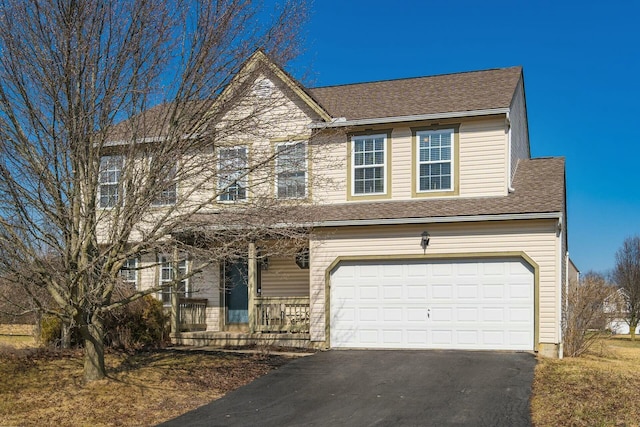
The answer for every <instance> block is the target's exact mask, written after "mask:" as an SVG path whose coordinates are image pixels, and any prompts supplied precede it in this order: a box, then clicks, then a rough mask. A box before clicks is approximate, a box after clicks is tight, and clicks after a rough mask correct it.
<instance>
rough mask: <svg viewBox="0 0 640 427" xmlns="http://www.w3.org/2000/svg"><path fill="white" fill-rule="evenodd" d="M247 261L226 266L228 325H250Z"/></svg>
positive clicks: (225, 293) (225, 294)
mask: <svg viewBox="0 0 640 427" xmlns="http://www.w3.org/2000/svg"><path fill="white" fill-rule="evenodd" d="M247 272H248V268H247V261H246V260H244V261H242V260H240V261H236V262H233V263H227V264H226V266H225V292H224V296H225V305H226V308H227V319H226V320H227V322H226V323H227V324H228V325H229V324H239V323H240V324H241V323H249V292H248V286H247Z"/></svg>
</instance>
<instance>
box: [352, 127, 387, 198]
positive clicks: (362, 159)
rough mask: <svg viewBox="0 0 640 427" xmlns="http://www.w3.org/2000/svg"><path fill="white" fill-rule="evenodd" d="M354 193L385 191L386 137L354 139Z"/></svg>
mask: <svg viewBox="0 0 640 427" xmlns="http://www.w3.org/2000/svg"><path fill="white" fill-rule="evenodd" d="M353 150H354V151H353V159H354V164H353V167H354V177H353V191H354V194H379V193H384V191H385V188H384V175H385V171H384V159H385V152H384V137H383V136H376V137H356V138H354V139H353Z"/></svg>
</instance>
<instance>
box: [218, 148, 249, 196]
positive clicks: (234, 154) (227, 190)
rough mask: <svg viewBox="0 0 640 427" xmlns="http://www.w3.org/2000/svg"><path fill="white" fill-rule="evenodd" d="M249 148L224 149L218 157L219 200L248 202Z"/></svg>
mask: <svg viewBox="0 0 640 427" xmlns="http://www.w3.org/2000/svg"><path fill="white" fill-rule="evenodd" d="M247 161H248V159H247V147H233V148H222V149H220V154H219V157H218V200H219V201H222V202H232V201H237V200H247Z"/></svg>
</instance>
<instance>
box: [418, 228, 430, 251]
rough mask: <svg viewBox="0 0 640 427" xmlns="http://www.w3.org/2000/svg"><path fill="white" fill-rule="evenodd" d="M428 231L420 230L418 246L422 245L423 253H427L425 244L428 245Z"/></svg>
mask: <svg viewBox="0 0 640 427" xmlns="http://www.w3.org/2000/svg"><path fill="white" fill-rule="evenodd" d="M429 237H430V236H429V233H428V232H427V231H423V232H422V239H421V240H420V246H421V247H422V251H423V253H425V254H426V253H427V246H429Z"/></svg>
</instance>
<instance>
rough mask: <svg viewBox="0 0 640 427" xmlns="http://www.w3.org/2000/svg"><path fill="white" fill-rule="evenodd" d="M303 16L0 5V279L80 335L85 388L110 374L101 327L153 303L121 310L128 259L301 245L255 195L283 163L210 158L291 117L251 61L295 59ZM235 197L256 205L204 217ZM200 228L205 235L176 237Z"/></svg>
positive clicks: (144, 4) (240, 5)
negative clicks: (260, 243)
mask: <svg viewBox="0 0 640 427" xmlns="http://www.w3.org/2000/svg"><path fill="white" fill-rule="evenodd" d="M268 16H271V17H272V18H271V20H269V18H267V17H268ZM305 16H306V13H305V5H304V2H301V1H298V0H295V1H289V2H285V3H284V4H283V5H282V6H281V7H280V8H279V9H277V10H274V11H271V14H267V13H263V11H261V10H260V8H259V7H258V5H257V3H256V2H253V1H250V0H244V1H243V0H221V1H204V0H203V1H197V0H193V1H181V0H178V1H174V2H157V1H149V0H129V1H125V0H123V1H102V0H83V1H76V0H62V1H54V0H15V1H14V0H4V1H2V2H0V51H1V53H2V54H1V55H0V175H1V176H2V178H1V180H0V248H1V250H2V255H3V256H2V259H0V273H1V274H2V276H3V277H4V278H5V279H6V280H10V281H11V282H12V283H14V284H15V285H20V286H23V288H24V289H30V287H32V286H36V287H37V288H38V289H39V290H46V294H47V298H48V299H50V300H51V301H53V303H51V304H44V303H43V302H38V301H39V299H38V292H32V296H33V298H34V300H35V301H36V306H37V307H38V309H40V310H42V311H45V312H47V313H49V314H54V315H56V316H59V317H60V318H61V319H63V321H64V322H66V323H67V324H69V325H73V326H74V327H77V328H78V329H79V331H80V334H81V337H82V339H83V342H84V347H85V362H84V375H85V379H86V380H87V381H91V380H96V379H100V378H102V377H104V375H105V365H104V344H103V338H104V330H103V329H104V328H103V319H104V315H105V313H106V312H108V311H109V310H113V309H114V308H117V307H120V306H122V305H124V304H127V303H129V302H131V301H134V300H136V299H138V298H140V297H142V296H144V295H145V294H149V293H152V292H157V291H158V290H159V289H160V288H159V287H153V288H149V289H146V290H139V291H137V292H135V293H133V294H132V295H129V296H127V297H126V298H124V299H120V298H118V297H117V295H119V294H118V293H117V292H115V290H116V288H117V286H118V284H119V283H120V277H119V274H120V270H121V268H122V266H123V265H124V263H125V262H126V261H127V260H128V259H130V258H134V257H139V256H140V255H141V254H146V253H154V252H160V251H162V252H165V253H182V252H189V253H190V254H194V253H196V254H197V253H198V252H199V251H200V252H206V256H202V257H200V258H201V259H207V260H212V259H219V258H220V257H223V256H231V255H233V254H234V253H239V251H240V250H241V249H239V248H241V247H242V244H240V243H241V242H246V241H248V240H251V239H258V238H260V237H261V236H263V235H264V233H266V230H269V233H271V234H270V235H271V236H273V235H277V234H278V233H281V234H282V235H283V236H285V237H286V238H288V239H296V238H298V236H301V235H303V234H304V231H305V230H302V229H300V228H299V227H298V228H287V227H276V228H275V229H274V228H273V227H272V225H273V224H274V223H281V224H287V223H292V224H293V223H295V224H300V223H301V222H304V221H302V220H301V218H300V217H298V218H297V219H296V218H295V216H294V215H293V214H292V210H293V208H292V203H284V204H283V203H278V202H277V201H274V198H273V197H266V196H263V194H262V193H261V191H260V190H259V188H260V185H266V184H267V183H272V182H273V175H272V174H271V175H270V172H269V171H272V170H273V163H274V161H275V160H274V159H275V156H277V155H278V154H282V153H273V152H271V151H268V150H265V151H264V152H258V153H254V155H252V156H246V154H242V155H241V154H239V153H235V156H231V157H233V158H234V159H235V163H234V162H233V161H231V162H229V164H227V165H225V163H224V162H220V161H218V160H219V148H220V147H225V146H226V147H228V148H229V149H232V148H233V147H234V144H235V143H237V141H239V140H247V139H250V138H264V135H266V134H267V133H268V132H273V126H274V125H273V124H272V123H270V122H265V121H264V120H263V118H264V117H272V118H274V117H275V119H274V120H273V122H278V119H277V115H278V114H286V113H282V112H281V110H282V108H280V107H281V106H282V102H284V101H283V100H282V99H280V98H278V97H274V96H269V91H268V89H269V88H268V87H261V86H260V84H261V83H260V76H265V75H266V76H269V75H270V74H269V73H273V72H275V71H274V69H273V67H272V66H271V67H270V66H269V61H260V60H254V61H253V62H251V60H249V58H252V59H255V58H258V59H259V58H260V57H261V56H260V55H261V54H260V53H259V54H257V56H256V55H253V56H252V54H253V53H254V52H256V50H257V49H261V51H259V52H262V51H264V52H265V53H266V54H267V55H268V58H270V61H272V63H275V64H279V65H282V64H284V63H286V62H287V61H288V60H290V59H291V58H293V57H294V56H295V55H296V53H297V47H298V45H297V41H298V37H297V34H298V30H299V28H300V24H301V23H302V22H303V21H304V19H305ZM248 60H249V62H247V61H248ZM240 70H242V72H241V73H240V74H239V71H240ZM267 85H268V82H267ZM280 121H282V120H280ZM292 147H294V146H292ZM292 149H294V148H292ZM238 159H240V161H238ZM227 167H228V170H225V168H227ZM248 176H251V180H250V182H249V181H248V180H247V179H246V178H247V177H248ZM241 192H253V194H252V196H253V197H251V198H250V199H249V201H248V202H247V203H242V204H240V203H238V204H232V206H229V207H228V209H219V210H216V209H215V208H214V207H212V206H214V203H212V202H213V201H215V200H217V199H218V198H219V197H221V196H224V197H229V200H234V199H235V198H237V197H239V196H238V195H239V194H240V193H241ZM297 212H298V213H302V212H304V210H298V211H297ZM204 213H208V215H204ZM212 217H214V218H215V220H214V221H213V223H212V220H211V218H212ZM200 222H201V223H202V225H207V227H208V230H211V232H209V233H193V232H191V231H190V230H192V229H193V228H189V227H186V226H185V224H194V225H198V224H199V223H200ZM222 230H227V231H226V233H225V234H223V233H222ZM202 255H204V254H202ZM176 262H177V261H176ZM204 266H205V264H204V263H203V264H201V265H197V266H194V268H193V269H191V270H190V271H189V272H188V273H179V274H176V277H174V278H173V281H172V282H171V283H169V284H164V285H163V286H172V285H175V284H177V283H179V282H180V281H181V280H183V279H185V278H186V275H193V274H196V273H197V272H199V271H201V270H202V269H203V268H204ZM174 271H178V269H177V268H176V269H175V270H174Z"/></svg>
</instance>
